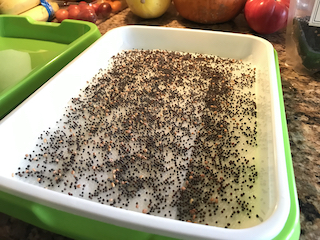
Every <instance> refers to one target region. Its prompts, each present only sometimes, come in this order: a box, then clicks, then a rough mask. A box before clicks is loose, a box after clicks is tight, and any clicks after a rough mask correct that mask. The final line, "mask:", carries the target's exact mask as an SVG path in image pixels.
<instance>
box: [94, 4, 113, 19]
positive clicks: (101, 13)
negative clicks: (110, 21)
mask: <svg viewBox="0 0 320 240" xmlns="http://www.w3.org/2000/svg"><path fill="white" fill-rule="evenodd" d="M111 12H112V9H111V6H110V4H109V3H107V2H105V3H101V4H100V6H99V8H98V11H97V15H98V17H100V18H107V17H108V16H109V15H110V13H111Z"/></svg>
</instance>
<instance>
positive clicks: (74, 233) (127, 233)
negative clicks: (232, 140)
mask: <svg viewBox="0 0 320 240" xmlns="http://www.w3.org/2000/svg"><path fill="white" fill-rule="evenodd" d="M274 56H275V62H276V71H277V83H278V89H279V98H280V110H281V119H282V127H283V138H284V149H285V156H286V167H287V175H288V184H289V192H290V201H291V202H290V212H289V216H288V218H287V221H286V223H285V226H284V228H283V229H282V231H281V232H280V233H279V234H278V236H276V237H275V238H274V239H277V240H289V239H290V240H296V239H299V236H300V220H299V204H298V197H297V191H296V185H295V178H294V172H293V166H292V159H291V152H290V144H289V137H288V130H287V124H286V116H285V108H284V103H283V96H282V90H281V89H282V87H281V86H282V85H281V76H280V71H279V63H278V57H277V53H276V51H274ZM0 203H1V204H0V211H1V212H4V213H6V214H9V215H11V216H13V217H16V218H19V219H21V220H23V221H26V222H28V223H31V224H33V225H35V226H38V227H40V228H43V229H46V230H49V231H52V232H56V233H58V234H61V235H64V236H67V237H70V238H73V239H79V240H81V239H88V240H95V239H97V240H100V239H101V240H102V239H108V240H113V239H114V240H116V239H130V240H134V239H137V240H138V239H139V240H147V239H148V240H152V239H154V240H156V239H157V240H160V239H172V238H168V237H164V236H160V235H154V234H150V233H145V232H142V231H136V230H132V229H128V228H123V227H119V226H115V225H111V224H107V223H103V222H99V221H96V220H92V219H89V218H84V217H81V216H77V215H74V214H71V213H67V212H63V211H60V210H57V209H54V208H50V207H47V206H44V205H41V204H38V203H35V202H32V201H28V200H25V199H22V198H19V197H17V196H13V195H10V194H8V193H5V192H0ZM106 237H107V238H106Z"/></svg>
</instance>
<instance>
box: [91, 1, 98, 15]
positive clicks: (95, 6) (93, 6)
mask: <svg viewBox="0 0 320 240" xmlns="http://www.w3.org/2000/svg"><path fill="white" fill-rule="evenodd" d="M99 6H100V4H99V3H94V4H92V5H91V7H92V8H93V9H94V11H95V12H96V13H97V12H98V8H99Z"/></svg>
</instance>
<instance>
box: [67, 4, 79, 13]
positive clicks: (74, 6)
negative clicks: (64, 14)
mask: <svg viewBox="0 0 320 240" xmlns="http://www.w3.org/2000/svg"><path fill="white" fill-rule="evenodd" d="M73 9H78V10H80V8H79V6H78V5H76V4H72V5H69V6H68V11H70V10H73Z"/></svg>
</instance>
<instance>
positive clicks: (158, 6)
mask: <svg viewBox="0 0 320 240" xmlns="http://www.w3.org/2000/svg"><path fill="white" fill-rule="evenodd" d="M127 4H128V7H129V8H130V10H131V12H132V13H133V14H135V15H137V16H139V17H141V18H146V19H149V18H157V17H160V16H162V15H163V14H164V13H165V12H166V11H167V10H168V8H169V6H170V4H171V0H127Z"/></svg>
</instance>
